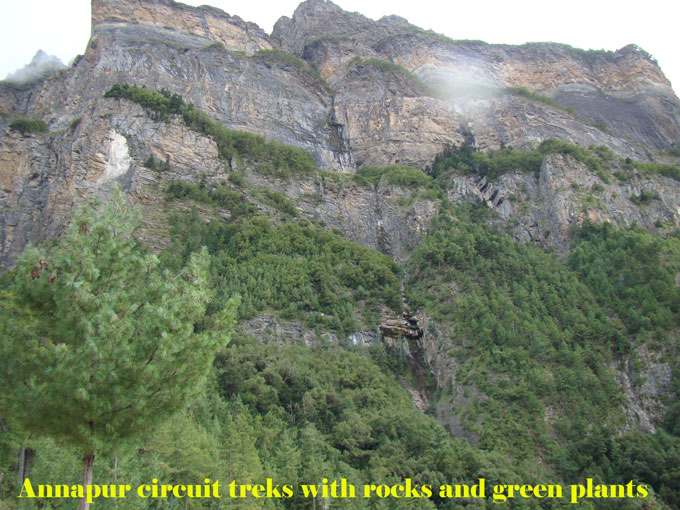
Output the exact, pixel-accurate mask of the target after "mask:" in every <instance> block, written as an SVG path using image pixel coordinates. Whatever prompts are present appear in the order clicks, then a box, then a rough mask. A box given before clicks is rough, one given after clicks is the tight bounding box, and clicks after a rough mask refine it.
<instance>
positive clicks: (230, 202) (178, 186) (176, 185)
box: [166, 180, 257, 218]
mask: <svg viewBox="0 0 680 510" xmlns="http://www.w3.org/2000/svg"><path fill="white" fill-rule="evenodd" d="M166 194H167V195H168V197H170V198H178V199H181V200H185V199H190V200H194V201H196V202H199V203H202V204H206V205H211V206H214V207H218V208H220V209H227V210H228V211H229V212H230V213H231V216H232V218H239V217H241V216H246V217H249V216H252V215H253V214H255V212H256V211H257V209H256V207H255V206H254V205H253V204H252V203H251V202H250V201H249V200H248V199H247V198H246V196H245V195H244V194H243V193H242V192H240V191H237V190H235V189H232V188H229V187H227V186H216V187H214V188H210V187H208V186H207V185H206V184H205V182H203V181H201V182H199V183H191V182H186V181H181V180H174V181H172V182H171V183H170V185H169V186H168V188H167V190H166Z"/></svg>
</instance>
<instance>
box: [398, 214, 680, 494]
mask: <svg viewBox="0 0 680 510" xmlns="http://www.w3.org/2000/svg"><path fill="white" fill-rule="evenodd" d="M455 212H456V214H457V218H456V219H453V218H450V217H447V216H441V217H440V218H438V219H437V220H436V222H435V224H434V225H433V230H432V232H431V234H430V235H429V236H428V237H427V238H426V239H425V241H424V242H423V243H422V245H421V246H420V247H419V248H418V249H417V250H416V252H415V254H414V258H413V260H412V263H411V266H410V267H409V273H410V274H411V275H412V276H411V277H410V278H409V281H408V285H407V297H408V301H409V303H410V304H412V305H415V306H418V307H420V308H422V309H424V310H426V311H427V312H428V314H430V316H431V317H433V318H434V319H435V320H436V321H437V322H438V323H439V324H441V325H442V327H443V328H444V329H443V331H445V332H448V335H450V336H448V337H444V338H440V341H441V342H442V348H443V349H447V350H448V351H449V353H450V355H452V356H455V359H456V362H457V364H458V369H457V371H456V374H455V384H452V386H451V387H450V388H445V389H444V392H443V393H442V395H440V397H439V398H440V402H450V403H451V405H452V409H453V412H454V414H455V415H457V416H459V417H460V418H461V420H462V421H463V424H464V425H465V426H467V427H468V428H469V429H470V430H472V431H474V432H475V433H476V434H477V436H478V440H479V442H480V445H481V446H482V447H483V448H485V449H490V450H493V451H499V450H500V451H503V452H506V453H507V454H508V455H510V456H511V457H512V458H513V459H517V460H519V459H524V458H527V457H531V456H533V455H536V454H537V453H539V452H540V453H539V455H540V456H541V457H543V459H545V460H547V462H548V463H549V466H550V469H551V470H552V471H553V472H554V473H555V474H557V475H558V476H559V477H562V478H563V479H566V480H575V479H579V478H581V479H582V478H584V477H594V478H595V479H599V480H606V481H608V482H609V483H627V481H629V480H631V479H633V480H639V481H643V482H645V483H648V484H650V485H651V486H652V487H653V488H654V489H655V490H656V491H657V493H658V494H660V495H661V496H662V498H663V499H664V500H665V501H666V502H667V503H668V504H670V505H675V506H677V504H678V503H677V501H678V500H677V498H678V494H680V492H679V490H678V489H679V488H680V473H678V472H677V469H675V467H674V466H675V465H677V460H678V454H679V453H680V434H678V433H679V432H680V425H679V424H680V405H678V404H675V405H672V406H671V407H670V412H669V413H668V416H667V418H666V422H665V429H666V430H665V431H664V430H660V431H659V432H658V433H657V434H655V435H649V434H642V433H639V432H629V433H626V434H623V435H619V434H618V433H617V430H618V429H619V427H620V426H621V425H622V423H623V421H622V419H623V416H622V414H621V404H622V392H621V389H620V387H619V385H618V383H617V382H616V380H615V378H614V374H613V372H612V371H611V369H609V368H608V367H609V366H612V365H614V364H615V363H616V360H617V359H618V358H619V357H620V356H631V355H633V356H634V353H632V351H631V348H632V346H634V342H633V341H632V337H631V336H630V335H636V336H637V338H638V339H639V340H640V341H641V342H643V341H645V340H649V339H653V340H654V342H653V345H656V346H657V348H663V349H665V350H666V352H665V354H664V356H663V359H664V360H667V361H668V362H669V363H670V364H671V366H673V365H676V364H677V362H676V361H675V360H677V352H678V337H677V331H678V320H679V319H678V317H679V314H678V306H679V305H680V293H679V292H680V290H679V288H678V284H677V282H676V277H677V274H678V270H679V269H680V264H679V262H680V251H679V250H678V246H679V243H678V240H677V239H674V238H670V239H662V238H661V237H659V236H656V235H653V234H651V233H649V232H648V231H645V230H642V229H636V228H633V229H629V230H617V229H615V228H614V227H612V226H611V225H603V226H595V225H586V226H584V228H583V229H582V230H580V231H577V235H576V239H575V241H574V249H573V252H572V254H571V255H570V257H569V258H568V259H567V260H566V261H560V260H558V259H557V258H556V257H555V256H554V255H551V254H547V253H544V252H543V251H542V250H541V249H540V248H538V247H537V246H534V245H528V244H521V243H517V242H515V241H513V240H512V239H510V238H509V237H507V236H505V235H503V234H501V233H498V232H495V231H493V230H492V229H490V228H489V227H487V226H486V225H485V224H484V223H483V221H484V218H485V216H486V214H487V213H486V211H484V210H476V211H474V213H472V214H471V213H470V211H467V210H465V209H457V210H456V211H455ZM674 380H675V381H676V382H675V384H676V386H680V384H678V382H677V381H678V374H677V373H676V374H675V375H674ZM678 390H680V387H677V388H675V393H676V395H677V394H678ZM461 397H462V398H461ZM643 452H644V453H643Z"/></svg>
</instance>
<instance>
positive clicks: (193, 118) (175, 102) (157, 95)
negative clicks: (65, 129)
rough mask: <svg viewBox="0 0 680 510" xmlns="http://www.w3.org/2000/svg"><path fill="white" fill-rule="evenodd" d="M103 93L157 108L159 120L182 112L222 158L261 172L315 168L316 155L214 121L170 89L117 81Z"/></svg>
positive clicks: (278, 173) (279, 174) (282, 174)
mask: <svg viewBox="0 0 680 510" xmlns="http://www.w3.org/2000/svg"><path fill="white" fill-rule="evenodd" d="M104 97H109V98H123V99H128V100H130V101H134V102H136V103H138V104H139V105H141V106H142V107H144V108H147V109H149V110H151V111H152V112H155V114H156V116H157V118H158V119H159V120H164V119H167V118H168V116H169V115H173V114H174V115H181V117H182V119H183V120H184V123H185V124H186V125H187V127H189V128H190V129H193V130H194V131H197V132H198V133H201V134H203V135H206V136H209V137H211V138H212V139H213V140H214V141H215V143H216V144H217V149H218V152H219V156H220V158H221V159H223V160H225V161H228V162H229V163H230V164H231V163H232V160H234V159H236V160H246V161H248V162H250V163H252V164H253V165H254V169H255V170H256V171H258V172H260V173H265V174H268V175H274V176H277V177H290V176H291V175H293V174H296V173H311V172H313V171H314V170H315V169H316V164H315V163H314V158H312V156H311V155H310V154H309V153H307V152H305V151H304V150H302V149H298V148H297V147H292V146H290V145H284V144H282V143H280V142H277V141H276V140H272V141H270V142H267V141H265V139H264V138H263V137H261V136H258V135H254V134H251V133H246V132H243V131H234V130H231V129H227V128H225V127H224V126H223V125H222V124H220V123H219V122H215V121H213V120H211V119H210V117H209V116H208V115H207V114H206V113H205V112H203V111H201V110H199V109H198V108H195V107H194V106H193V105H192V104H191V103H186V102H185V101H184V100H183V99H182V97H181V96H179V95H177V94H171V93H170V92H169V91H167V90H161V91H160V92H156V91H153V90H149V89H147V88H145V87H143V86H142V87H138V86H134V85H128V84H122V85H119V84H117V85H114V86H113V87H111V89H110V90H109V91H107V92H106V94H104Z"/></svg>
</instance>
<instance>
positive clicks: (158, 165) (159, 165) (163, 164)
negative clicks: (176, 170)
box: [144, 154, 170, 172]
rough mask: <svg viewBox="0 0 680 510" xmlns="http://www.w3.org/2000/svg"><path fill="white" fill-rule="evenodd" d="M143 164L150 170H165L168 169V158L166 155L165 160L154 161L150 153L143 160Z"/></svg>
mask: <svg viewBox="0 0 680 510" xmlns="http://www.w3.org/2000/svg"><path fill="white" fill-rule="evenodd" d="M144 166H145V167H146V168H148V169H150V170H156V171H157V172H167V171H168V170H170V158H169V157H168V158H167V159H166V160H165V161H159V162H156V160H155V159H154V157H153V154H151V155H150V156H149V157H148V158H147V159H146V161H144Z"/></svg>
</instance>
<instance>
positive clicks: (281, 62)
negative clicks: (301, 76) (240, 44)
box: [251, 48, 332, 93]
mask: <svg viewBox="0 0 680 510" xmlns="http://www.w3.org/2000/svg"><path fill="white" fill-rule="evenodd" d="M251 58H253V59H254V60H257V61H259V62H264V63H267V64H271V65H276V66H283V67H286V66H290V67H294V68H295V69H297V70H299V71H303V72H305V73H307V74H309V75H310V76H311V77H312V78H314V79H315V80H316V81H317V82H318V83H319V84H320V85H321V86H322V87H323V88H324V89H325V90H326V92H328V93H332V90H331V89H330V88H329V87H328V84H327V83H326V81H325V80H324V79H323V78H322V77H321V75H320V74H319V73H318V72H317V71H316V69H314V68H312V67H310V66H309V65H308V64H307V62H305V61H304V60H302V59H301V58H298V57H296V56H295V55H291V54H290V53H287V52H285V51H281V50H278V49H276V48H273V49H270V50H258V51H256V52H255V54H254V55H253V56H252V57H251Z"/></svg>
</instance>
